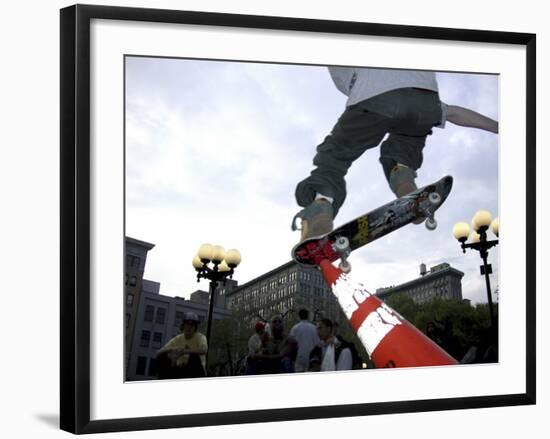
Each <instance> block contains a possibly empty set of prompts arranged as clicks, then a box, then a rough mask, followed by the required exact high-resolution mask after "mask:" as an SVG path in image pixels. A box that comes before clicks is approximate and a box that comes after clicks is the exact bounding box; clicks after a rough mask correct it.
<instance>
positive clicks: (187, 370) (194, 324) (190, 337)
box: [157, 312, 208, 378]
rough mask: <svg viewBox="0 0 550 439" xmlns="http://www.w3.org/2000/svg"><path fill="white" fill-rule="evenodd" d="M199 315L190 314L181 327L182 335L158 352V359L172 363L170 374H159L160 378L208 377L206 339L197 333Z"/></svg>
mask: <svg viewBox="0 0 550 439" xmlns="http://www.w3.org/2000/svg"><path fill="white" fill-rule="evenodd" d="M199 322H200V320H199V318H198V316H197V314H195V313H193V312H188V313H186V314H185V315H184V317H183V321H182V322H181V325H180V330H181V331H182V333H181V334H179V335H176V336H175V337H174V338H172V339H171V340H170V341H169V342H168V343H166V344H165V345H164V346H163V347H162V348H161V349H160V350H159V351H158V352H157V359H158V360H159V362H160V361H162V360H164V361H166V359H167V360H169V361H170V366H171V368H170V372H169V373H166V374H162V375H164V376H161V373H159V378H195V377H204V376H206V353H207V352H208V343H207V341H206V337H205V336H204V335H203V334H201V333H200V332H198V331H197V329H198V326H199Z"/></svg>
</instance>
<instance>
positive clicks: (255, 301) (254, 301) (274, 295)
mask: <svg viewBox="0 0 550 439" xmlns="http://www.w3.org/2000/svg"><path fill="white" fill-rule="evenodd" d="M225 296H226V305H227V308H229V309H231V310H234V311H239V312H242V313H244V318H245V319H246V320H247V321H248V322H252V321H254V320H257V319H258V317H262V318H265V319H270V318H271V317H272V316H273V315H275V314H278V313H285V312H286V311H289V310H292V311H294V312H298V310H299V309H300V308H302V307H305V308H307V309H309V311H310V313H311V316H312V317H315V316H323V317H328V318H330V319H333V320H336V321H342V319H345V317H344V314H343V313H342V311H341V309H340V305H339V304H338V301H337V299H336V297H335V296H334V294H333V293H332V291H331V289H330V288H329V287H328V286H327V284H326V282H325V280H324V279H323V277H322V275H321V272H320V271H319V270H318V269H316V268H306V267H304V266H301V265H299V264H296V263H295V262H294V261H291V262H287V263H286V264H283V265H281V266H279V267H277V268H275V269H273V270H271V271H270V272H268V273H265V274H262V275H261V276H258V277H257V278H255V279H253V280H251V281H250V282H247V283H245V284H243V285H241V286H239V287H236V288H234V289H232V290H230V291H227V292H226V293H225Z"/></svg>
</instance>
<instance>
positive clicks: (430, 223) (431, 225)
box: [425, 218, 437, 230]
mask: <svg viewBox="0 0 550 439" xmlns="http://www.w3.org/2000/svg"><path fill="white" fill-rule="evenodd" d="M425 224H426V228H427V229H428V230H435V229H436V228H437V221H436V220H435V219H433V218H428V219H426V222H425Z"/></svg>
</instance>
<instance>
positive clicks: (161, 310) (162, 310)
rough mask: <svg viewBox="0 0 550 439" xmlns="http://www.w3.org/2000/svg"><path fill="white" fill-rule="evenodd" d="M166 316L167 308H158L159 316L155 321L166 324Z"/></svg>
mask: <svg viewBox="0 0 550 439" xmlns="http://www.w3.org/2000/svg"><path fill="white" fill-rule="evenodd" d="M165 318H166V308H159V309H157V318H156V320H155V323H159V324H161V325H162V324H164V319H165Z"/></svg>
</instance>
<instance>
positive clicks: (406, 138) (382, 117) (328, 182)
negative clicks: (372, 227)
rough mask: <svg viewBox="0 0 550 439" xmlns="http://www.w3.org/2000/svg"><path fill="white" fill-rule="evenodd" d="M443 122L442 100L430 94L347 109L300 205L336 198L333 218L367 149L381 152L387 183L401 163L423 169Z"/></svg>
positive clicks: (383, 98)
mask: <svg viewBox="0 0 550 439" xmlns="http://www.w3.org/2000/svg"><path fill="white" fill-rule="evenodd" d="M441 119H442V111H441V102H440V100H439V95H438V93H436V92H433V91H430V90H423V89H417V88H401V89H397V90H392V91H389V92H386V93H383V94H380V95H378V96H374V97H372V98H369V99H366V100H364V101H362V102H359V103H358V104H355V105H352V106H350V107H347V108H346V110H345V111H344V113H343V114H342V116H340V119H338V122H337V123H336V125H335V126H334V128H333V130H332V132H331V133H330V134H329V135H328V136H327V137H326V138H325V140H324V141H323V143H321V144H320V145H319V146H318V147H317V154H316V155H315V157H314V158H313V164H314V165H315V166H316V168H315V169H314V170H313V171H311V175H310V176H309V177H308V178H306V179H305V180H303V181H301V182H300V183H298V186H297V187H296V201H297V202H298V204H299V205H300V206H302V207H306V206H308V205H309V204H311V203H312V202H313V200H314V199H315V195H316V193H321V194H323V195H326V196H329V197H332V198H334V202H333V209H334V216H336V214H337V213H338V210H339V209H340V207H341V206H342V204H343V203H344V200H345V198H346V182H345V180H344V176H345V175H346V174H347V171H348V169H349V167H350V166H351V164H352V163H353V162H354V161H355V160H356V159H358V158H359V157H360V156H361V154H363V153H364V152H365V151H366V150H367V149H370V148H374V147H376V146H378V144H380V142H382V139H383V138H384V136H385V135H386V134H387V133H389V136H388V138H387V139H386V140H385V141H384V142H383V143H382V145H381V147H380V163H381V164H382V167H383V169H384V174H385V175H386V179H388V181H389V175H390V172H391V169H392V168H393V167H394V166H395V164H396V163H402V164H404V165H406V166H408V167H410V168H412V169H414V170H417V169H418V168H420V166H421V165H422V149H423V148H424V145H425V143H426V137H427V136H428V135H430V134H431V133H432V131H431V129H432V127H434V126H436V125H439V124H440V123H441Z"/></svg>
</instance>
